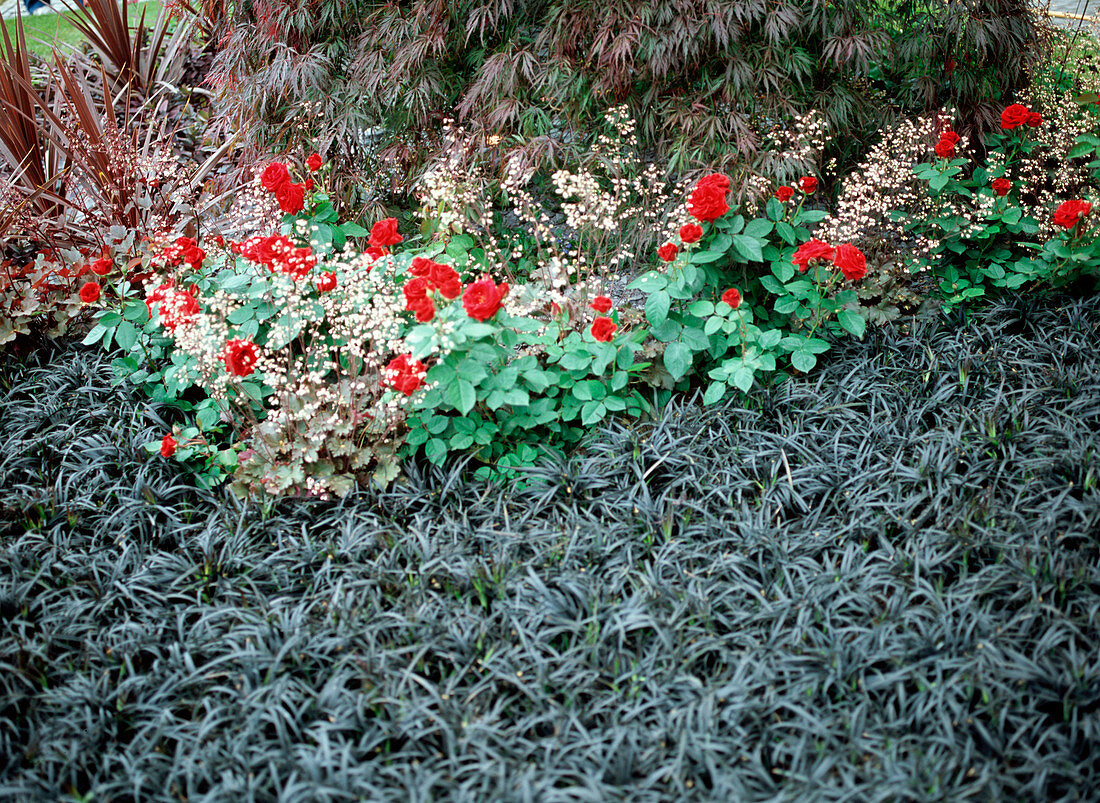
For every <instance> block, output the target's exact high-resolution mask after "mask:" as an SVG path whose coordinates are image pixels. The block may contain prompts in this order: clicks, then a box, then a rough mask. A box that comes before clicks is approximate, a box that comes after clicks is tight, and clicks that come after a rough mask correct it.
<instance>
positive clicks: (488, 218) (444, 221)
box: [416, 120, 493, 234]
mask: <svg viewBox="0 0 1100 803" xmlns="http://www.w3.org/2000/svg"><path fill="white" fill-rule="evenodd" d="M439 153H440V155H439V157H438V158H437V159H436V160H435V161H434V162H432V163H431V164H430V165H428V167H427V168H426V169H425V171H424V173H423V175H422V176H421V177H420V180H419V181H418V182H417V185H416V194H417V197H418V198H419V199H420V204H421V215H422V216H423V217H424V218H425V219H428V220H431V221H434V222H435V223H436V224H437V225H438V230H439V231H440V232H441V233H443V234H451V233H453V234H461V233H462V232H463V231H465V230H466V228H467V226H468V225H469V224H473V225H475V226H477V227H478V228H479V229H480V230H481V231H483V232H487V231H488V230H489V229H490V228H491V227H492V223H493V210H492V207H491V205H489V204H488V203H486V202H485V193H486V190H487V188H488V187H489V184H490V181H489V178H488V177H487V176H486V175H485V172H484V169H483V165H482V162H481V161H480V160H478V159H477V158H476V157H475V153H476V149H475V148H474V146H473V143H472V142H471V141H470V140H469V139H468V138H467V136H466V134H465V132H463V131H462V130H461V129H459V128H458V127H456V126H455V124H454V121H453V120H445V121H444V123H443V133H442V145H441V147H440V149H439Z"/></svg>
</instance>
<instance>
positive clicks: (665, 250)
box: [657, 243, 680, 262]
mask: <svg viewBox="0 0 1100 803" xmlns="http://www.w3.org/2000/svg"><path fill="white" fill-rule="evenodd" d="M679 252H680V249H679V248H677V247H676V244H675V243H665V244H664V245H662V246H661V247H660V248H658V249H657V256H659V257H660V258H661V259H663V260H664V261H665V262H671V261H672V260H674V259H676V254H678V253H679Z"/></svg>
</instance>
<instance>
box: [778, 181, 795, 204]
mask: <svg viewBox="0 0 1100 803" xmlns="http://www.w3.org/2000/svg"><path fill="white" fill-rule="evenodd" d="M775 197H776V198H778V199H779V200H780V201H782V202H783V203H787V201H789V200H791V198H793V197H794V187H788V186H787V185H786V184H784V185H783V186H782V187H780V188H779V189H777V190H776V191H775Z"/></svg>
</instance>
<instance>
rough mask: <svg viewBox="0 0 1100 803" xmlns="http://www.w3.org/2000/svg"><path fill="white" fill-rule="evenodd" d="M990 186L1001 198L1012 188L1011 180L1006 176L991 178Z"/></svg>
mask: <svg viewBox="0 0 1100 803" xmlns="http://www.w3.org/2000/svg"><path fill="white" fill-rule="evenodd" d="M992 187H993V192H995V193H996V194H997V196H998V197H1000V198H1003V197H1004V196H1006V195H1008V191H1009V190H1010V189H1012V182H1011V181H1009V180H1008V179H1007V178H995V179H993V184H992Z"/></svg>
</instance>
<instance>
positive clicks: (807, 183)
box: [798, 176, 817, 195]
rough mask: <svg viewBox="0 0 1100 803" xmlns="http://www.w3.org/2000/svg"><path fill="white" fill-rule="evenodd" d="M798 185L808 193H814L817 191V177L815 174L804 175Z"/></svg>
mask: <svg viewBox="0 0 1100 803" xmlns="http://www.w3.org/2000/svg"><path fill="white" fill-rule="evenodd" d="M798 186H799V188H801V190H802V191H803V192H804V193H806V194H807V195H813V194H814V193H815V192H817V179H816V178H814V177H813V176H803V177H802V178H801V179H799V181H798Z"/></svg>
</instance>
